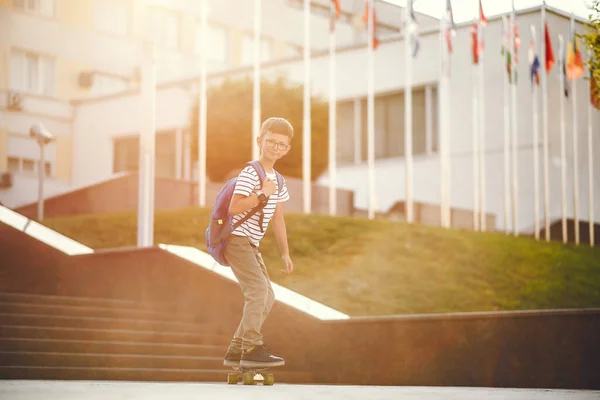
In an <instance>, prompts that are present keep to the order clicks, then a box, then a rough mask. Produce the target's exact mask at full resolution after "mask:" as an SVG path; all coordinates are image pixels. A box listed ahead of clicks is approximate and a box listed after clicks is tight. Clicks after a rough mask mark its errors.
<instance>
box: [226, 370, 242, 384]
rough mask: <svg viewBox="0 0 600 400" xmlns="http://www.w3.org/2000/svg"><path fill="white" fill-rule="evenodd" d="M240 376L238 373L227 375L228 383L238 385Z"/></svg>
mask: <svg viewBox="0 0 600 400" xmlns="http://www.w3.org/2000/svg"><path fill="white" fill-rule="evenodd" d="M239 378H240V374H238V373H237V372H230V373H229V374H227V383H228V384H230V385H237V383H238V379H239Z"/></svg>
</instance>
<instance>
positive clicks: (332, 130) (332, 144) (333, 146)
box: [329, 2, 337, 215]
mask: <svg viewBox="0 0 600 400" xmlns="http://www.w3.org/2000/svg"><path fill="white" fill-rule="evenodd" d="M335 12H336V10H335V7H334V4H333V2H330V4H329V18H330V23H331V26H330V29H329V214H330V215H336V213H337V199H336V190H335V186H336V168H337V163H336V161H337V160H336V156H337V155H336V150H337V143H336V139H337V137H336V136H337V128H336V116H337V112H336V94H335V47H336V44H335V35H336V33H335Z"/></svg>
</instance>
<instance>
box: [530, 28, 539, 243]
mask: <svg viewBox="0 0 600 400" xmlns="http://www.w3.org/2000/svg"><path fill="white" fill-rule="evenodd" d="M531 40H532V42H533V43H532V45H533V49H532V50H533V55H534V60H535V54H536V37H535V26H534V25H531ZM534 60H532V62H533V61H534ZM531 96H532V101H533V223H534V229H535V232H534V235H535V238H536V240H539V239H540V220H539V215H540V196H539V190H540V182H539V165H538V164H539V157H540V156H539V147H538V142H539V140H540V139H539V121H538V118H539V117H538V91H537V84H536V82H533V85H532V94H531Z"/></svg>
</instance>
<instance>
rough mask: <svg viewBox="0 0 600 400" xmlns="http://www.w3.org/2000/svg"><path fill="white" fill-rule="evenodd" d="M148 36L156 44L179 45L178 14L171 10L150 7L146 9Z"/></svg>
mask: <svg viewBox="0 0 600 400" xmlns="http://www.w3.org/2000/svg"><path fill="white" fill-rule="evenodd" d="M148 37H149V38H151V39H153V40H154V42H155V43H156V45H157V46H162V47H168V48H171V49H176V48H178V47H179V15H178V14H177V13H175V12H173V11H169V10H162V9H159V8H150V9H149V10H148Z"/></svg>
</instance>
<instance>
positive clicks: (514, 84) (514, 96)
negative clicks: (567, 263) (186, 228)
mask: <svg viewBox="0 0 600 400" xmlns="http://www.w3.org/2000/svg"><path fill="white" fill-rule="evenodd" d="M511 20H512V26H511V29H510V33H511V36H510V37H511V44H510V45H511V49H512V56H511V58H510V62H511V75H512V78H513V79H512V84H511V87H510V89H511V107H512V113H511V114H512V137H511V139H512V195H513V233H514V235H515V236H518V235H519V227H518V221H519V204H518V202H519V195H518V190H519V183H518V174H517V155H518V154H517V151H518V142H517V138H518V136H519V135H518V132H517V129H518V125H517V63H516V59H517V46H516V40H515V39H516V31H515V28H516V26H517V25H516V24H517V17H516V14H515V2H514V0H513V8H512V17H511Z"/></svg>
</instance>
